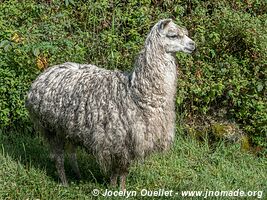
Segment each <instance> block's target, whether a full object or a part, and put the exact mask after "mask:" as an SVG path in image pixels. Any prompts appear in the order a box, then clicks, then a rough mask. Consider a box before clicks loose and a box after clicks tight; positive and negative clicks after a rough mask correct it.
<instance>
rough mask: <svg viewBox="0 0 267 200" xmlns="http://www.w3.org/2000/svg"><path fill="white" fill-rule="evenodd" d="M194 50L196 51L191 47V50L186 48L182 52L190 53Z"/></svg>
mask: <svg viewBox="0 0 267 200" xmlns="http://www.w3.org/2000/svg"><path fill="white" fill-rule="evenodd" d="M195 49H196V48H195V47H193V48H187V47H185V48H184V51H185V52H186V53H192V52H193V51H194V50H195Z"/></svg>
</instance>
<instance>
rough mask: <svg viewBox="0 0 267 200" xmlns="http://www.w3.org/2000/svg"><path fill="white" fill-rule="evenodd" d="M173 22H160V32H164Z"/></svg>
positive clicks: (167, 20)
mask: <svg viewBox="0 0 267 200" xmlns="http://www.w3.org/2000/svg"><path fill="white" fill-rule="evenodd" d="M171 21H172V20H171V19H164V20H162V21H161V22H160V24H159V31H163V30H164V29H165V28H166V27H167V26H168V24H169V23H170V22H171Z"/></svg>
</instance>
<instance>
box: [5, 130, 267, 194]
mask: <svg viewBox="0 0 267 200" xmlns="http://www.w3.org/2000/svg"><path fill="white" fill-rule="evenodd" d="M0 144H1V151H0V152H1V153H0V163H1V164H0V199H95V197H94V196H93V195H92V191H93V189H98V190H99V191H100V192H101V194H102V193H104V191H105V189H109V190H111V188H110V187H109V186H108V184H107V182H108V178H107V177H105V176H103V175H101V173H100V172H99V168H98V166H97V164H96V162H95V161H94V159H93V158H92V157H91V156H89V155H87V154H86V153H85V151H84V150H83V149H79V152H78V159H79V165H80V168H81V172H82V180H81V181H77V180H76V179H75V178H74V177H75V176H74V174H73V173H72V171H71V169H70V165H69V163H68V162H66V173H67V176H68V179H69V182H70V186H69V187H67V188H65V187H62V186H61V185H60V184H59V180H58V177H57V175H56V174H55V171H56V170H55V167H54V165H53V163H52V162H51V161H50V159H49V151H48V148H47V145H46V144H45V142H44V141H43V139H42V138H41V137H39V136H34V135H30V134H27V133H20V134H18V133H10V134H9V135H7V134H3V133H0ZM266 166H267V159H266V158H264V157H255V156H254V155H252V154H249V153H247V152H242V151H240V146H239V145H238V144H231V145H229V144H225V143H224V142H220V143H218V144H217V145H216V147H214V148H211V147H210V146H209V145H208V144H207V143H205V142H204V143H200V142H198V141H196V140H194V139H192V138H187V137H185V136H182V134H181V135H177V137H176V141H175V144H174V147H173V149H172V150H171V151H169V152H168V153H166V154H154V155H152V156H151V157H149V158H148V159H146V160H145V162H144V163H136V164H134V165H133V166H132V167H131V169H130V173H129V176H128V179H127V190H128V191H137V196H139V197H130V198H129V199H140V192H141V190H142V189H147V190H151V191H157V190H159V189H164V190H173V191H174V192H178V195H176V196H172V197H166V196H163V197H149V196H146V197H143V198H144V199H154V198H157V199H177V197H180V198H181V196H180V194H181V192H182V191H193V190H196V191H207V190H209V191H210V190H212V191H228V190H229V191H230V190H238V189H239V190H243V191H245V192H247V191H263V196H262V199H264V198H266V192H267V174H266ZM113 191H114V190H113ZM115 191H116V190H115ZM184 198H185V197H184ZM190 198H192V199H203V197H194V198H193V197H187V198H185V199H190ZM228 198H229V199H232V198H230V197H218V198H217V199H228ZM255 198H257V196H254V197H246V198H245V199H255ZM98 199H105V197H103V196H99V197H98ZM108 199H117V197H109V198H108ZM121 199H124V198H123V197H122V198H121Z"/></svg>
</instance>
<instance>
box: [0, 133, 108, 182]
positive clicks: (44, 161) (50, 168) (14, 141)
mask: <svg viewBox="0 0 267 200" xmlns="http://www.w3.org/2000/svg"><path fill="white" fill-rule="evenodd" d="M0 144H1V146H2V151H3V152H4V153H5V154H8V155H9V156H10V157H12V158H13V159H14V160H15V161H17V162H20V163H22V164H23V165H24V166H25V169H29V168H31V167H34V168H38V169H40V170H43V171H45V172H46V174H47V176H49V177H51V178H52V179H53V180H54V181H55V182H58V183H60V180H59V177H58V175H57V173H56V168H55V165H54V162H53V161H52V160H51V159H50V156H49V148H48V145H47V143H46V142H45V140H44V139H43V137H42V136H41V135H39V134H36V133H35V132H34V131H31V130H30V131H29V130H21V131H14V130H13V131H12V130H10V131H5V132H1V131H0ZM77 156H78V164H79V168H80V171H81V176H82V178H81V181H83V182H93V183H99V184H104V185H106V184H107V182H109V181H108V178H107V177H105V176H103V175H102V174H101V172H100V169H99V166H98V164H97V162H96V160H95V159H94V158H93V156H91V155H89V154H87V153H86V152H85V150H84V149H81V148H79V149H78V151H77ZM65 170H66V176H67V180H68V182H69V183H71V182H74V183H78V182H79V180H77V179H76V178H75V174H74V172H73V171H72V169H71V166H70V163H69V161H68V157H67V156H65Z"/></svg>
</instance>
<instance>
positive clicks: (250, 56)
mask: <svg viewBox="0 0 267 200" xmlns="http://www.w3.org/2000/svg"><path fill="white" fill-rule="evenodd" d="M47 2H50V3H47ZM18 4H19V5H20V6H17V5H18ZM0 10H1V13H0V38H1V39H0V57H1V59H0V66H1V70H0V95H1V96H0V98H1V99H0V109H1V110H0V119H1V121H0V127H1V128H7V127H12V126H18V124H24V123H25V122H26V121H27V113H26V111H25V108H24V104H23V102H24V97H25V94H26V91H27V90H28V88H29V85H30V83H31V81H32V80H33V79H34V78H35V77H36V76H37V75H38V73H40V72H41V71H42V70H43V69H45V68H46V67H48V66H49V65H53V64H57V63H61V62H65V61H73V62H83V63H94V64H96V65H99V66H105V67H106V68H108V69H115V68H117V69H121V70H130V69H131V68H132V67H133V60H134V57H135V56H136V54H137V53H138V51H140V48H141V46H142V45H143V42H144V39H145V35H146V34H147V32H148V31H149V29H150V27H151V26H152V25H153V24H154V23H155V22H156V21H158V20H159V19H161V18H173V19H175V20H176V23H178V24H181V25H183V26H186V27H187V28H188V29H189V33H190V35H191V37H193V38H194V40H195V41H196V43H197V51H196V53H195V54H194V55H193V56H189V55H181V54H177V57H178V59H179V65H180V79H179V81H178V86H179V87H178V94H177V108H178V111H179V112H183V113H185V115H186V116H194V115H209V114H211V113H212V112H217V110H219V109H225V110H227V111H228V112H227V113H226V116H225V117H227V118H229V119H232V120H234V121H236V122H238V123H240V125H241V126H242V128H243V129H244V131H245V132H247V133H248V135H249V136H250V137H251V138H252V140H253V143H255V144H256V145H261V146H265V147H266V144H267V141H266V140H265V138H266V134H267V127H266V124H267V114H266V113H267V112H266V111H267V105H266V102H267V99H266V84H267V82H266V74H267V71H266V70H267V67H266V58H267V51H266V50H267V30H266V28H265V27H266V18H267V15H266V13H267V3H266V2H265V1H258V0H249V1H230V0H215V1H211V0H209V1H201V0H192V1H180V0H177V1H158V0H152V1H151V0H145V1H136V0H129V1H127V2H125V1H119V0H114V1H92V0H89V1H82V0H75V1H74V0H68V1H59V0H53V1H34V0H29V1H18V0H10V1H5V2H3V3H1V4H0ZM19 126H20V125H19Z"/></svg>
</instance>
